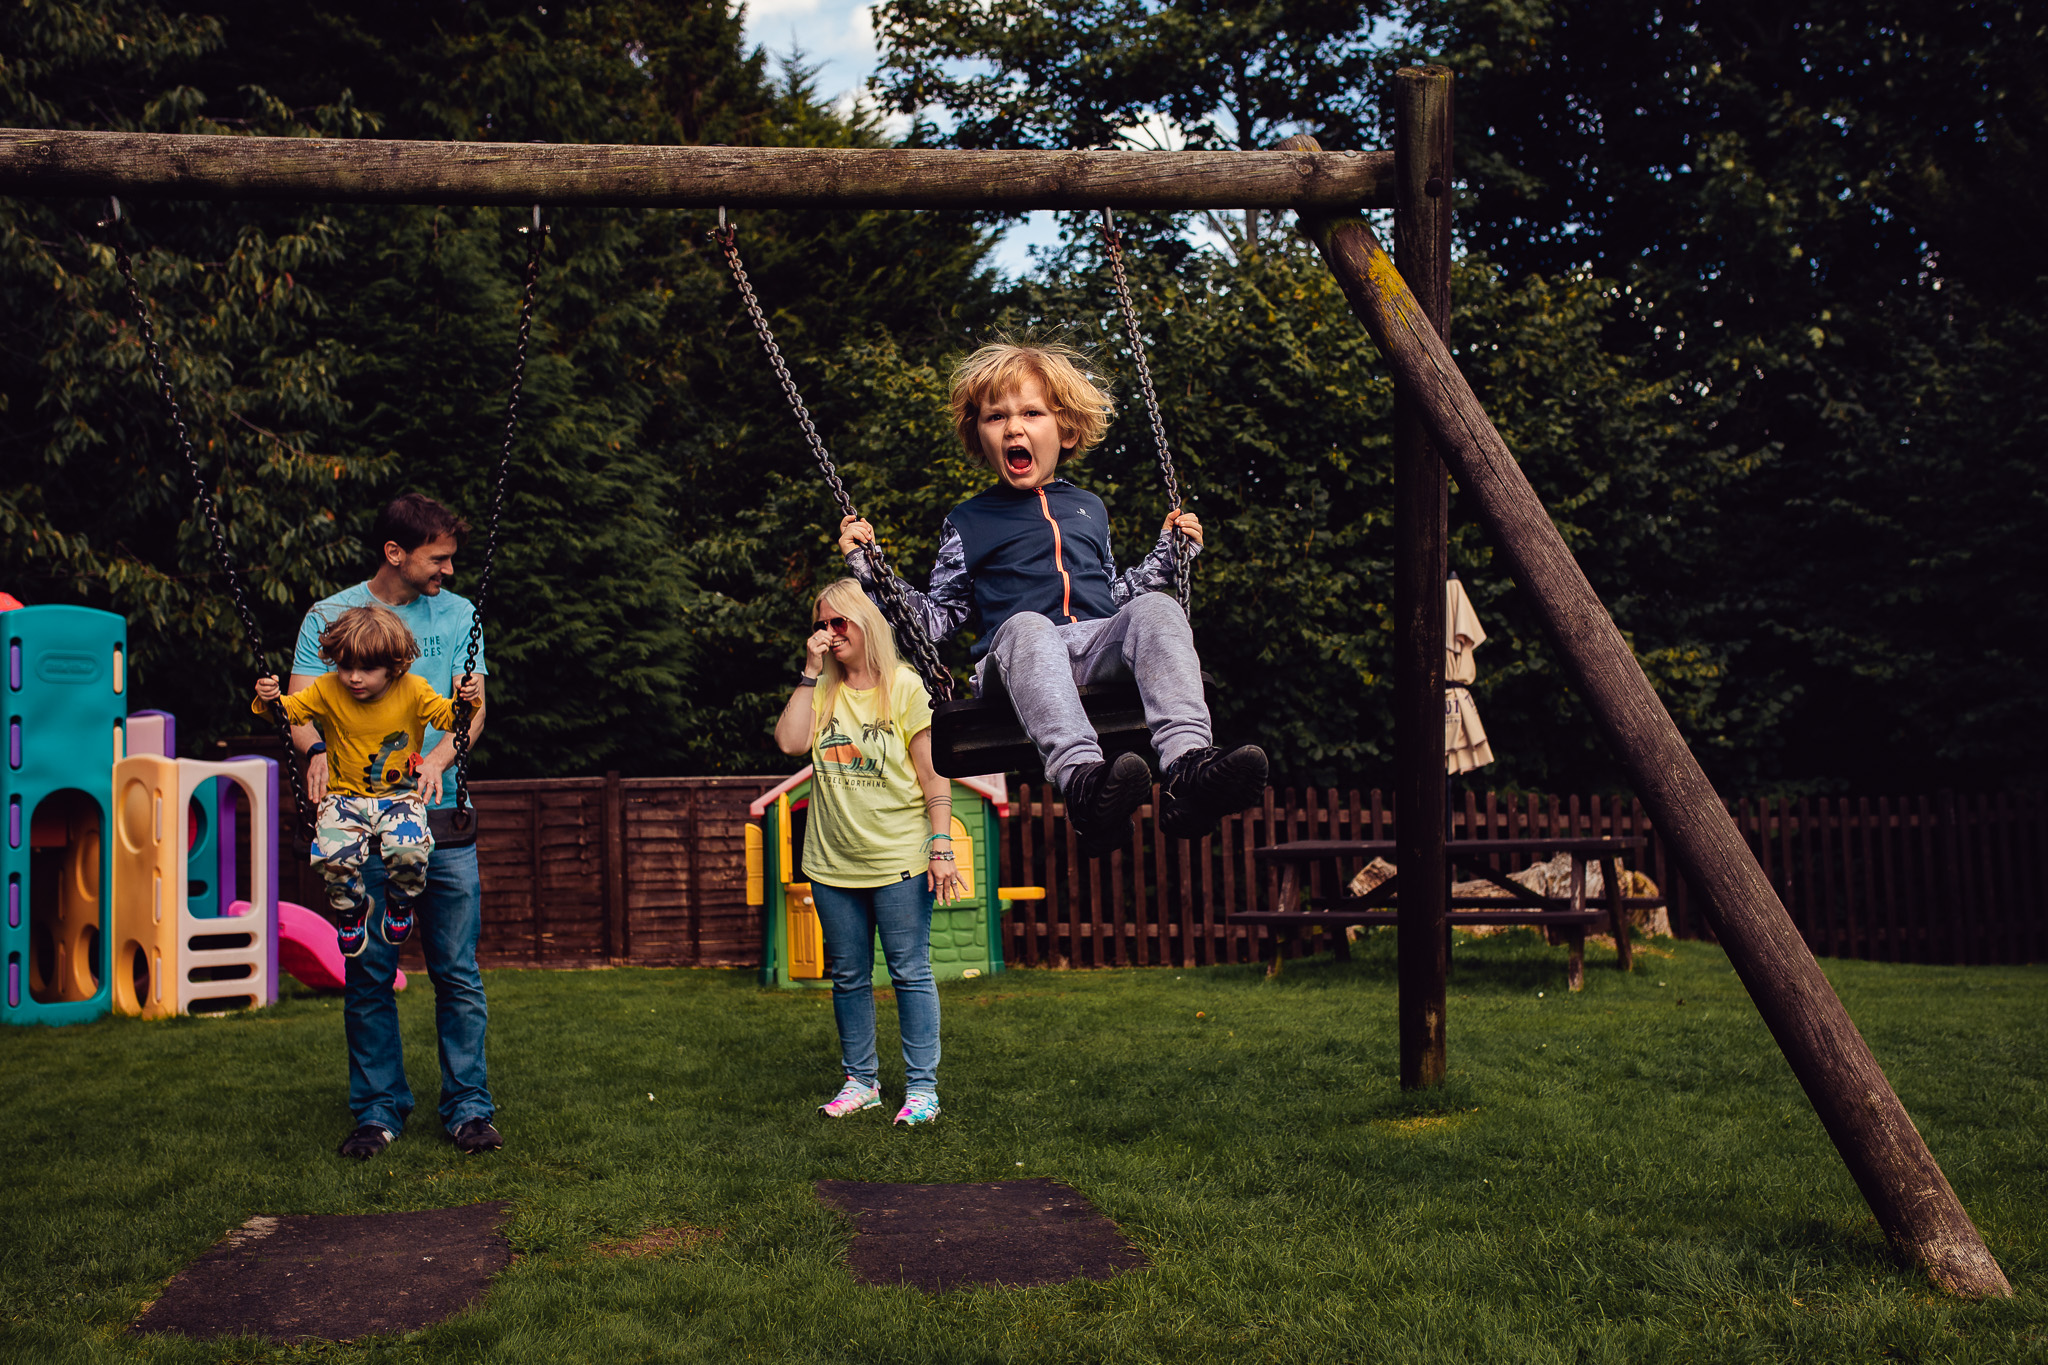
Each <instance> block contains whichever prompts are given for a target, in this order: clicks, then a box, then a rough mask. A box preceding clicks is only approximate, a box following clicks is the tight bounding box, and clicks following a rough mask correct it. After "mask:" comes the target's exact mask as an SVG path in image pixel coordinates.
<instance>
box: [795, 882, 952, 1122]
mask: <svg viewBox="0 0 2048 1365" xmlns="http://www.w3.org/2000/svg"><path fill="white" fill-rule="evenodd" d="M811 900H812V902H813V903H815V904H816V906H817V909H818V927H819V928H821V929H822V930H824V933H825V975H826V976H828V977H830V978H831V979H832V1014H833V1017H834V1018H835V1019H837V1020H838V1022H839V1064H840V1066H841V1067H842V1068H844V1069H845V1071H846V1074H847V1075H849V1076H851V1077H853V1078H854V1079H855V1080H857V1081H859V1082H860V1083H861V1084H863V1085H875V1084H878V1083H879V1078H880V1068H881V1059H880V1058H879V1057H878V1056H876V1054H875V990H874V979H875V931H876V930H878V929H879V930H880V931H881V933H882V956H883V958H884V959H886V960H887V961H888V963H889V980H890V981H892V982H894V983H895V986H896V1023H897V1026H898V1027H899V1028H900V1029H901V1030H902V1033H903V1073H904V1083H905V1088H907V1089H909V1090H913V1091H916V1090H924V1091H929V1092H931V1093H933V1094H937V1093H938V1089H939V988H938V986H936V985H935V984H933V982H932V893H931V891H930V889H929V888H927V887H926V886H925V884H924V878H923V877H905V878H904V879H903V880H902V881H900V882H891V883H890V884H889V885H887V886H864V887H856V888H852V889H848V888H846V887H839V886H824V885H821V884H820V883H818V882H812V883H811Z"/></svg>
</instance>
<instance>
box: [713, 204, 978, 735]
mask: <svg viewBox="0 0 2048 1365" xmlns="http://www.w3.org/2000/svg"><path fill="white" fill-rule="evenodd" d="M711 238H712V240H713V241H715V242H717V243H718V247H719V250H720V251H722V252H724V253H725V264H726V266H727V268H728V269H730V270H731V271H732V278H733V283H734V284H736V285H738V286H739V291H740V299H741V301H742V302H743V303H745V304H746V307H747V316H748V317H749V318H751V319H753V323H754V331H755V332H756V333H757V334H758V335H759V336H760V338H761V349H762V350H764V351H766V352H767V353H768V363H769V364H770V365H771V366H773V367H774V370H775V377H776V379H777V380H778V381H780V382H781V384H782V393H783V396H784V397H786V398H787V399H789V406H790V410H791V411H792V412H794V413H795V414H796V422H797V425H798V426H799V427H801V428H802V429H803V433H804V440H805V441H806V442H807V443H808V444H809V445H810V448H811V458H812V459H814V460H816V461H817V462H818V469H819V470H820V471H821V472H822V473H823V474H824V476H825V484H826V486H827V487H828V488H830V489H831V490H832V497H833V499H834V500H835V501H836V502H838V504H839V512H840V515H841V516H846V517H854V518H856V519H857V518H859V516H860V513H859V512H858V511H856V510H855V509H854V506H853V495H852V494H851V493H849V492H847V491H846V481H845V480H843V479H841V478H840V477H839V469H838V466H836V465H834V464H833V463H832V455H831V452H829V451H827V450H826V449H825V438H824V437H822V436H820V435H819V434H818V428H817V426H816V425H815V424H813V423H812V421H811V414H810V410H809V409H807V408H806V407H805V406H804V400H803V396H802V395H801V394H799V393H798V392H797V388H796V381H795V380H794V379H792V378H790V375H789V366H788V365H787V364H786V363H784V361H783V359H782V347H781V346H779V345H777V344H776V341H775V333H774V332H773V331H772V330H770V329H769V326H768V319H767V317H766V315H764V314H763V313H762V312H761V302H760V300H759V299H758V298H756V297H755V295H754V286H753V282H752V281H750V280H749V279H748V278H747V270H746V267H745V266H743V265H741V264H740V249H739V233H738V231H737V229H735V228H732V227H730V226H728V225H727V223H726V221H725V210H723V209H720V210H719V213H718V228H717V230H716V231H714V232H712V233H711ZM861 549H862V551H863V552H864V553H865V555H866V558H867V562H868V565H869V567H870V569H871V570H872V571H873V575H874V581H875V584H876V592H877V593H878V594H879V596H880V597H881V599H882V601H881V606H882V614H883V615H885V616H887V617H888V618H889V623H890V624H891V625H892V626H894V627H895V628H896V636H897V639H898V640H899V641H906V642H908V644H909V648H910V656H911V658H912V660H913V661H914V662H915V663H916V665H917V671H918V673H919V674H920V675H922V677H923V679H924V687H925V691H926V692H928V693H930V694H931V699H932V700H933V701H935V702H938V701H951V700H952V699H953V674H952V671H951V670H950V669H948V668H947V667H946V666H945V664H944V663H942V662H940V660H939V651H938V649H937V648H936V647H935V646H934V645H933V644H932V641H931V638H930V637H929V636H927V635H926V634H925V633H924V625H923V623H922V622H920V621H919V620H918V619H917V614H916V613H915V612H913V611H912V610H911V609H910V603H909V602H908V601H907V600H905V598H904V596H903V589H902V586H901V585H900V584H899V583H898V582H897V581H896V575H895V573H894V572H893V571H892V570H891V569H890V568H889V563H888V560H887V559H886V558H884V557H883V554H882V547H881V546H879V545H877V544H875V543H874V542H873V541H869V542H868V543H866V544H864V545H862V546H861Z"/></svg>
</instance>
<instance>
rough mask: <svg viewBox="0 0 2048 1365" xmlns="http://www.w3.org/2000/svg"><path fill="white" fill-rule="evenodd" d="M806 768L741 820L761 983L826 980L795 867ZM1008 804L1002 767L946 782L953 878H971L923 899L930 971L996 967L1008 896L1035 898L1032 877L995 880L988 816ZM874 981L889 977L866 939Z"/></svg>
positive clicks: (819, 939)
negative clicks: (1018, 882) (758, 918)
mask: <svg viewBox="0 0 2048 1365" xmlns="http://www.w3.org/2000/svg"><path fill="white" fill-rule="evenodd" d="M810 797H811V770H810V769H809V768H808V767H806V768H804V769H802V770H801V771H799V772H796V773H794V774H792V775H791V776H790V777H788V778H787V779H785V780H784V781H782V782H780V783H777V784H776V785H775V786H773V787H770V788H769V789H768V790H767V791H765V792H762V793H761V795H760V796H758V797H756V798H755V799H754V802H753V804H752V805H751V806H749V807H748V814H750V815H751V816H752V817H753V820H754V823H751V824H749V825H748V826H747V904H749V905H760V906H764V907H765V908H766V911H767V913H766V914H765V915H763V916H762V922H763V936H764V938H763V943H762V945H761V984H762V985H764V986H781V987H787V988H790V989H798V990H801V989H807V988H809V989H829V988H830V985H831V983H830V982H828V981H827V980H826V979H825V939H824V935H823V934H822V933H821V932H820V931H819V928H818V912H817V911H816V910H815V909H813V908H812V906H811V896H810V891H811V888H810V883H809V882H808V881H806V880H805V878H804V874H803V867H802V851H803V824H804V819H805V816H806V813H807V811H808V809H809V806H810ZM1008 805H1009V792H1008V789H1007V787H1006V786H1005V784H1004V781H1003V779H1002V778H1001V777H967V778H959V779H956V780H955V781H954V783H953V852H954V854H955V856H956V857H957V859H958V862H957V864H956V866H957V868H958V869H959V873H960V880H961V882H962V883H963V884H964V885H966V886H969V887H971V888H973V890H972V892H971V893H970V894H968V895H966V896H964V897H962V898H961V899H959V900H953V901H943V902H941V903H939V904H938V905H935V906H934V907H932V975H933V976H934V977H935V978H936V979H938V980H940V981H956V980H960V979H963V978H967V977H976V976H983V975H988V974H992V973H995V972H1000V971H1001V970H1003V940H1002V917H1003V912H1004V910H1005V909H1007V908H1008V906H1009V904H1010V903H1011V902H1012V901H1021V900H1040V899H1043V898H1044V896H1045V892H1044V891H1043V890H1042V889H1041V888H1039V887H1035V886H998V885H997V884H996V881H997V856H996V854H997V848H998V840H999V838H1000V833H999V826H998V825H997V823H996V821H997V818H998V816H999V815H1001V814H1003V813H1005V810H1006V808H1007V806H1008ZM875 983H876V984H877V985H880V986H887V985H888V984H889V968H888V964H887V963H886V962H884V961H883V958H882V950H881V945H880V944H879V943H877V944H876V946H875Z"/></svg>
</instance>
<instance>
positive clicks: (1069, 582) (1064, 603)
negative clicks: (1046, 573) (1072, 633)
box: [1038, 488, 1074, 621]
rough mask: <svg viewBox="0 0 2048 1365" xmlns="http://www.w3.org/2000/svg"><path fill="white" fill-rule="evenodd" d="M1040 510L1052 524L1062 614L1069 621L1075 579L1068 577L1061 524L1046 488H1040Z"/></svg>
mask: <svg viewBox="0 0 2048 1365" xmlns="http://www.w3.org/2000/svg"><path fill="white" fill-rule="evenodd" d="M1038 510H1039V511H1040V512H1042V513H1044V514H1045V519H1046V521H1047V523H1049V524H1050V525H1051V526H1052V566H1053V567H1054V568H1055V569H1058V570H1059V571H1060V615H1062V616H1064V617H1066V618H1067V619H1068V620H1069V621H1071V620H1073V619H1074V612H1073V600H1074V580H1073V579H1071V578H1069V577H1067V560H1066V556H1065V555H1064V554H1062V553H1061V552H1060V524H1059V522H1057V521H1055V520H1053V515H1052V504H1051V503H1050V502H1048V501H1047V500H1046V496H1045V490H1044V489H1043V488H1041V489H1039V490H1038Z"/></svg>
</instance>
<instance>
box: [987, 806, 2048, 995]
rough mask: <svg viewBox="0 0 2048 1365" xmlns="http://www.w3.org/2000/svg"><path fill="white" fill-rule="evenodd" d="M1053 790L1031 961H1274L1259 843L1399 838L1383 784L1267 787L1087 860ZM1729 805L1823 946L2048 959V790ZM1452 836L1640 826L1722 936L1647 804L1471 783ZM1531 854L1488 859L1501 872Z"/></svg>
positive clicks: (1037, 825) (1667, 877)
mask: <svg viewBox="0 0 2048 1365" xmlns="http://www.w3.org/2000/svg"><path fill="white" fill-rule="evenodd" d="M1046 795H1047V793H1046V789H1045V788H1043V787H1041V786H1030V785H1026V786H1020V787H1019V788H1018V789H1017V790H1016V792H1015V794H1014V801H1013V803H1012V806H1011V817H1010V819H1009V820H1008V821H1006V822H1005V826H1004V832H1003V849H1002V856H1003V863H1002V878H1003V881H1004V883H1005V884H1006V885H1034V886H1043V887H1044V888H1046V898H1045V899H1044V900H1042V901H1024V902H1019V903H1017V904H1016V905H1015V906H1013V907H1012V909H1011V912H1010V915H1009V916H1008V919H1007V922H1006V926H1005V939H1004V955H1005V958H1006V960H1007V961H1009V962H1010V963H1011V964H1012V965H1015V966H1045V965H1050V966H1071V967H1110V966H1160V965H1172V966H1190V965H1198V964H1206V963H1217V962H1250V961H1253V960H1256V959H1258V958H1261V957H1267V958H1270V956H1271V955H1272V953H1273V951H1274V947H1273V943H1272V940H1271V937H1270V931H1268V930H1266V929H1263V928H1246V927H1243V926H1234V925H1230V924H1227V923H1226V922H1225V918H1226V916H1228V915H1229V914H1230V913H1231V911H1233V910H1239V909H1258V908H1266V907H1269V906H1271V905H1272V904H1273V903H1274V899H1275V896H1276V893H1277V874H1274V873H1270V872H1267V871H1265V870H1264V869H1261V868H1259V867H1258V866H1257V865H1256V864H1255V863H1254V861H1253V857H1252V851H1253V850H1254V849H1256V848H1259V847H1262V846H1265V845H1268V844H1274V843H1282V842H1286V841H1288V840H1294V839H1389V838H1392V837H1394V813H1393V810H1392V808H1391V804H1390V803H1389V802H1388V800H1387V799H1386V797H1385V796H1384V795H1383V794H1382V793H1381V792H1379V791H1369V792H1361V791H1359V790H1358V789H1356V788H1353V789H1350V790H1348V791H1340V790H1337V789H1334V788H1328V789H1308V790H1287V791H1283V792H1273V791H1269V792H1268V793H1267V799H1266V802H1265V804H1264V805H1263V806H1261V807H1259V808H1256V809H1253V810H1249V811H1246V812H1244V813H1242V814H1240V815H1234V816H1231V817H1229V818H1228V819H1226V820H1224V822H1223V824H1222V827H1221V829H1220V830H1219V831H1218V832H1217V834H1216V835H1215V836H1213V837H1211V838H1208V839H1203V840H1201V841H1199V842H1198V843H1191V842H1188V841H1185V840H1170V839H1164V838H1162V837H1160V836H1159V833H1158V821H1157V806H1156V803H1155V804H1148V805H1147V806H1145V807H1144V808H1143V809H1141V810H1140V812H1139V813H1138V816H1137V817H1136V818H1135V819H1134V820H1133V822H1132V823H1133V829H1132V836H1131V841H1130V843H1129V845H1128V846H1126V847H1125V848H1123V849H1121V850H1119V851H1118V852H1116V853H1114V854H1112V855H1110V856H1109V857H1107V858H1100V859H1096V860H1093V861H1092V862H1091V861H1087V860H1083V859H1081V858H1079V857H1077V856H1076V852H1075V848H1074V840H1073V835H1072V831H1071V830H1070V829H1069V828H1068V826H1067V822H1066V818H1065V809H1064V807H1063V806H1062V805H1061V804H1060V803H1059V801H1058V799H1057V795H1056V794H1055V795H1054V797H1053V799H1052V800H1051V801H1048V800H1047V799H1046ZM1731 813H1732V814H1733V815H1734V816H1735V818H1736V822H1737V825H1738V827H1739V828H1740V829H1741V830H1742V831H1743V834H1744V837H1745V838H1746V839H1747V840H1748V841H1749V844H1750V847H1751V848H1752V849H1754V850H1755V851H1756V853H1757V858H1758V861H1759V862H1760V863H1761V864H1762V866H1763V869H1764V871H1765V873H1766V875H1767V876H1769V878H1770V880H1771V883H1772V885H1773V886H1775V887H1776V888H1777V889H1778V893H1779V895H1780V896H1781V897H1783V898H1784V901H1785V904H1786V908H1787V910H1788V911H1790V913H1791V915H1792V919H1793V922H1794V923H1795V924H1796V925H1797V926H1798V927H1799V930H1800V932H1801V933H1802V934H1803V935H1804V936H1805V938H1806V941H1807V943H1808V945H1809V946H1810V947H1811V948H1812V949H1813V951H1814V952H1815V953H1817V954H1821V955H1824V956H1832V957H1862V958H1872V959H1877V960H1882V961H1888V962H1936V963H1943V962H1947V963H1955V962H1960V963H1984V962H2032V961H2042V960H2048V903H2044V893H2048V855H2044V850H2048V802H2044V801H2043V799H2042V798H2040V797H2037V796H1995V797H1993V796H1970V797H1960V796H1955V795H1952V794H1947V793H1944V794H1942V795H1940V796H1936V797H1920V798H1911V799H1908V798H1895V797H1874V798H1873V797H1848V798H1826V797H1823V798H1815V799H1800V800H1787V801H1776V800H1774V801H1748V800H1745V801H1740V802H1737V803H1736V804H1735V805H1734V807H1733V808H1732V811H1731ZM1450 833H1451V837H1452V838H1454V839H1468V838H1469V839H1480V840H1484V839H1520V838H1532V837H1533V838H1549V837H1558V836H1593V835H1616V836H1623V837H1638V838H1641V839H1643V840H1644V841H1645V842H1644V847H1643V849H1642V850H1641V852H1640V853H1639V854H1638V855H1636V856H1634V857H1631V858H1628V859H1625V860H1624V862H1625V864H1626V865H1627V866H1629V867H1631V868H1632V869H1635V870H1638V871H1642V872H1645V873H1648V874H1649V876H1650V877H1651V878H1652V879H1653V880H1655V881H1656V883H1657V885H1658V887H1659V888H1660V889H1661V890H1662V891H1663V893H1664V895H1665V896H1666V898H1667V900H1668V903H1669V913H1670V918H1671V926H1672V930H1673V932H1674V933H1676V934H1677V935H1678V936H1679V937H1681V938H1711V937H1712V936H1713V935H1712V931H1711V929H1710V928H1709V926H1708V925H1707V923H1706V917H1705V916H1704V914H1702V913H1701V910H1700V906H1699V903H1698V900H1697V898H1696V897H1695V896H1694V894H1693V893H1692V890H1691V888H1690V887H1688V886H1687V885H1686V883H1685V879H1684V878H1683V877H1680V876H1678V875H1677V874H1676V871H1675V869H1674V868H1673V867H1672V866H1671V864H1670V861H1669V858H1668V855H1667V851H1666V849H1665V846H1664V841H1663V839H1662V838H1661V837H1660V836H1659V834H1658V831H1657V830H1656V828H1655V827H1654V826H1653V825H1652V824H1651V822H1650V819H1649V817H1648V815H1647V814H1646V813H1645V812H1644V811H1643V809H1642V807H1641V805H1640V804H1639V803H1637V802H1635V801H1632V800H1626V799H1616V798H1611V797H1610V798H1602V797H1599V796H1591V797H1584V798H1581V797H1577V796H1572V797H1563V798H1560V797H1555V796H1552V797H1538V796H1533V795H1526V794H1523V795H1514V796H1508V795H1502V794H1499V793H1492V792H1489V793H1486V794H1484V795H1480V794H1478V793H1474V792H1466V793H1464V794H1463V796H1462V799H1461V800H1460V802H1459V803H1458V807H1457V808H1456V809H1455V810H1454V811H1453V812H1452V815H1451V829H1450ZM1361 861H1362V860H1361ZM1529 861H1530V860H1529V858H1527V857H1526V856H1523V857H1516V856H1508V855H1502V856H1498V857H1494V858H1491V859H1489V860H1488V862H1489V863H1490V865H1491V866H1492V867H1493V868H1494V869H1495V870H1497V871H1501V872H1515V871H1519V870H1521V868H1522V867H1524V866H1526V865H1527V864H1528V862H1529ZM1353 870H1355V869H1353V868H1346V869H1345V870H1344V875H1345V876H1347V877H1348V876H1349V875H1350V873H1351V872H1352V871H1353ZM1326 876H1327V874H1325V873H1323V872H1322V871H1320V870H1318V871H1317V872H1316V873H1315V874H1314V877H1313V880H1312V883H1311V885H1310V886H1309V888H1308V890H1309V892H1310V894H1312V895H1319V896H1328V895H1336V894H1339V893H1340V891H1341V888H1340V887H1337V886H1334V885H1329V884H1326V882H1325V877H1326ZM1292 950H1293V946H1292V945H1290V944H1286V943H1283V944H1282V945H1281V951H1283V952H1287V951H1292Z"/></svg>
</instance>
